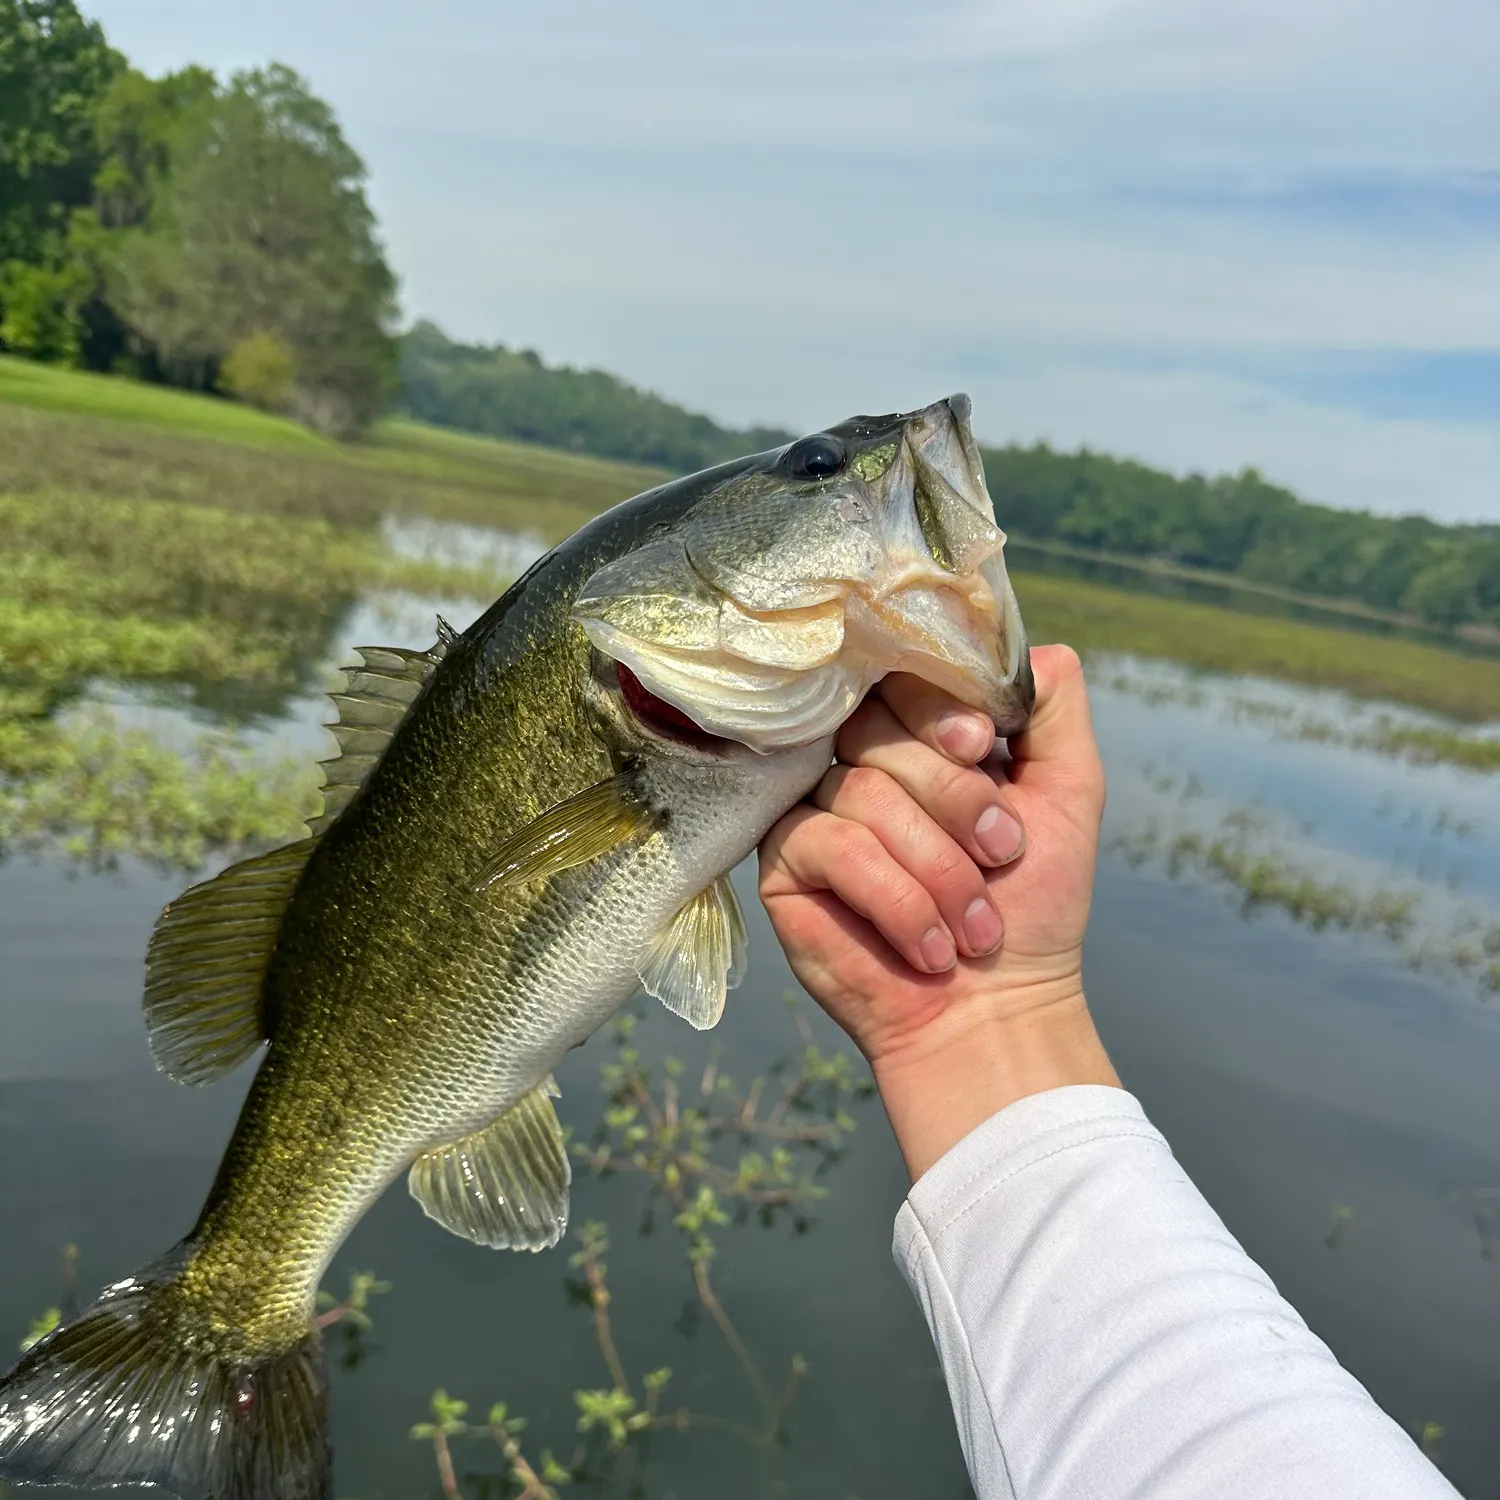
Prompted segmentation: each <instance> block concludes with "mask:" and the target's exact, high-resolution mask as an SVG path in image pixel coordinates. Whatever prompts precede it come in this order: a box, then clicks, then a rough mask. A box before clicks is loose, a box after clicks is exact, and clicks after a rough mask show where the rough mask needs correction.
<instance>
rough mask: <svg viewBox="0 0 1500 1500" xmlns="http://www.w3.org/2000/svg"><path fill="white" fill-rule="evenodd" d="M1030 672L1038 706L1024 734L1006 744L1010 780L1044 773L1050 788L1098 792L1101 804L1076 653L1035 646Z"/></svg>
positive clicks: (1099, 770) (1094, 750)
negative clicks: (1009, 760) (1033, 680)
mask: <svg viewBox="0 0 1500 1500" xmlns="http://www.w3.org/2000/svg"><path fill="white" fill-rule="evenodd" d="M1031 667H1032V671H1033V673H1034V674H1035V676H1036V707H1035V708H1034V709H1033V710H1032V714H1031V721H1030V723H1028V724H1027V726H1026V729H1025V732H1024V733H1022V734H1019V735H1016V736H1015V737H1014V738H1012V740H1011V741H1010V752H1011V759H1012V762H1013V764H1012V767H1011V776H1012V779H1013V780H1015V781H1016V782H1017V783H1018V784H1019V783H1023V782H1025V781H1026V780H1027V779H1028V775H1029V776H1030V779H1032V780H1035V772H1036V771H1042V770H1043V768H1045V770H1044V772H1043V774H1044V776H1045V779H1046V780H1047V781H1048V783H1055V784H1057V785H1060V786H1067V787H1069V788H1070V789H1073V788H1077V789H1084V790H1088V791H1092V792H1096V793H1097V796H1098V798H1099V800H1100V801H1101V802H1102V801H1103V797H1104V770H1103V767H1102V765H1101V764H1100V760H1099V747H1098V744H1097V742H1096V741H1095V739H1094V725H1093V719H1092V717H1091V715H1090V713H1089V699H1088V691H1087V689H1086V688H1085V686H1084V681H1083V667H1082V664H1081V663H1080V662H1079V660H1078V653H1077V652H1076V651H1074V650H1073V648H1072V647H1071V646H1037V647H1036V648H1034V649H1033V651H1032V653H1031ZM1032 768H1035V771H1033V770H1032Z"/></svg>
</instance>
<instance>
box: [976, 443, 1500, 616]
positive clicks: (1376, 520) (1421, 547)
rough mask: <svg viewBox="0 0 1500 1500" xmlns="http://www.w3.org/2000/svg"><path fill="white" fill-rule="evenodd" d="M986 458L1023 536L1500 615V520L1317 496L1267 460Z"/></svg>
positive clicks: (1319, 590)
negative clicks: (1178, 462) (1214, 469)
mask: <svg viewBox="0 0 1500 1500" xmlns="http://www.w3.org/2000/svg"><path fill="white" fill-rule="evenodd" d="M984 462H985V473H986V476H987V478H988V482H989V489H990V494H991V495H992V496H993V497H994V501H995V511H996V514H997V515H998V516H999V517H1000V522H1001V525H1002V526H1004V527H1005V528H1006V530H1007V531H1010V532H1013V533H1015V534H1016V535H1017V536H1019V537H1022V538H1036V539H1038V540H1049V541H1061V542H1067V543H1070V544H1071V545H1073V546H1078V547H1086V548H1091V549H1096V550H1098V551H1101V552H1112V553H1120V554H1124V555H1127V556H1130V557H1139V558H1152V559H1161V560H1163V561H1168V562H1173V563H1179V564H1182V565H1184V566H1188V567H1196V568H1207V569H1212V570H1213V571H1215V572H1220V573H1228V574H1232V575H1234V576H1236V577H1239V578H1243V579H1245V580H1247V581H1249V582H1253V583H1262V584H1272V585H1275V586H1276V587H1278V588H1286V589H1293V590H1296V591H1297V592H1299V593H1305V594H1314V595H1319V596H1322V597H1324V598H1329V599H1342V600H1349V601H1351V602H1355V603H1359V604H1364V605H1369V606H1371V607H1372V608H1375V609H1380V610H1388V611H1394V612H1397V613H1404V614H1408V615H1413V616H1415V617H1416V618H1418V619H1420V620H1423V621H1425V622H1427V623H1428V624H1431V625H1436V626H1439V627H1441V628H1445V629H1452V628H1454V627H1456V626H1462V625H1481V624H1482V625H1489V626H1500V524H1494V525H1469V526H1454V525H1443V524H1441V523H1439V522H1437V521H1430V520H1428V519H1427V518H1426V517H1425V516H1394V517H1393V516H1377V515H1372V514H1370V513H1369V512H1368V511H1358V510H1338V509H1335V508H1334V507H1332V506H1328V505H1313V504H1309V503H1308V502H1307V501H1305V500H1302V499H1300V498H1299V497H1298V496H1297V495H1295V494H1293V493H1292V492H1291V491H1290V490H1287V489H1283V488H1282V487H1281V486H1279V485H1275V484H1271V483H1269V482H1268V481H1267V480H1266V479H1264V478H1263V477H1262V476H1261V475H1260V474H1259V473H1258V472H1257V471H1256V470H1255V469H1245V470H1243V471H1242V472H1241V473H1239V474H1225V475H1218V476H1213V477H1208V476H1204V475H1201V474H1190V475H1188V476H1187V477H1185V478H1181V477H1178V476H1177V475H1174V474H1166V473H1163V472H1162V471H1161V470H1159V469H1153V468H1150V467H1148V466H1147V465H1145V464H1141V463H1134V462H1131V461H1129V460H1125V459H1118V458H1111V457H1108V456H1107V455H1105V454H1099V453H1091V452H1089V451H1088V450H1087V449H1083V450H1081V451H1079V452H1077V453H1059V452H1056V451H1054V450H1053V449H1051V448H1049V447H1047V446H1046V445H1045V444H1038V445H1036V446H1035V447H1018V446H1012V447H1008V448H987V449H985V450H984ZM1497 501H1500V496H1497ZM1496 508H1497V512H1500V503H1497V507H1496Z"/></svg>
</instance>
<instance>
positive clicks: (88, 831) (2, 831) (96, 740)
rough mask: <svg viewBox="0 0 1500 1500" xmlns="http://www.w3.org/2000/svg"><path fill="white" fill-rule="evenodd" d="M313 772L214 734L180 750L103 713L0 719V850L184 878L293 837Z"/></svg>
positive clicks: (306, 809)
mask: <svg viewBox="0 0 1500 1500" xmlns="http://www.w3.org/2000/svg"><path fill="white" fill-rule="evenodd" d="M319 779H320V778H319V773H318V771H317V768H316V767H315V766H313V765H311V764H309V763H308V762H306V761H303V760H301V759H293V758H282V759H277V760H272V761H267V760H265V759H262V758H256V757H252V756H249V755H247V754H245V753H244V752H243V751H242V750H238V749H236V748H235V746H234V744H233V742H232V741H230V740H228V739H226V738H225V737H224V736H222V735H216V734H205V735H203V736H201V737H200V739H199V741H198V744H197V745H196V747H194V748H193V749H192V750H191V751H188V752H183V751H179V750H176V749H173V748H169V747H167V746H163V745H162V744H160V743H159V742H158V741H157V740H156V738H155V737H154V736H152V735H151V734H149V733H148V732H146V731H144V730H140V729H127V728H122V727H121V726H120V725H119V724H118V722H117V721H116V720H115V718H114V717H113V716H112V715H109V714H107V713H104V712H100V713H97V714H91V715H88V716H86V717H84V718H83V719H81V720H80V721H79V722H77V723H70V724H68V725H66V726H63V727H59V726H57V725H55V724H53V723H51V722H50V721H45V720H44V721H41V722H40V723H33V724H30V725H27V724H25V723H22V724H18V723H17V722H15V721H11V722H6V721H5V720H4V719H3V718H0V854H3V853H13V852H20V851H35V850H42V849H52V850H56V851H59V852H61V853H62V854H63V855H64V856H65V857H67V858H70V859H73V860H76V861H77V862H79V863H80V864H83V865H85V866H86V867H88V868H91V869H109V868H112V867H113V866H115V865H116V864H117V863H118V862H119V861H120V860H121V859H122V858H126V857H132V858H136V859H140V860H143V861H146V862H147V863H149V864H152V865H155V866H157V867H159V868H162V869H183V870H192V869H196V868H198V867H199V866H200V865H202V864H203V862H204V861H205V860H206V859H207V858H208V857H209V856H210V855H221V854H231V855H232V854H236V853H239V852H242V851H247V850H250V849H253V848H259V847H263V846H265V845H267V844H274V843H279V842H282V841H284V840H286V839H290V838H295V837H297V836H298V835H299V834H300V832H301V829H302V823H303V822H304V821H305V820H306V819H307V818H309V817H312V816H314V814H315V812H316V810H317V807H318V805H319V803H318V797H317V789H318V783H319Z"/></svg>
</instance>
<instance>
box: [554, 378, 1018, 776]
mask: <svg viewBox="0 0 1500 1500" xmlns="http://www.w3.org/2000/svg"><path fill="white" fill-rule="evenodd" d="M968 415H969V405H968V400H967V398H966V397H952V398H950V399H949V400H947V401H941V402H937V403H935V404H934V405H933V406H930V407H927V408H925V409H924V410H922V411H920V412H915V413H911V414H909V415H905V416H896V417H883V418H855V419H853V420H852V421H850V422H847V423H844V424H843V425H842V426H841V427H839V428H834V429H831V430H830V432H829V433H826V434H819V435H818V436H817V437H816V438H814V439H804V440H803V441H802V442H801V443H799V444H792V445H791V446H790V447H789V448H787V449H783V450H778V451H777V452H776V453H773V454H768V455H765V456H764V458H763V459H762V460H760V461H759V462H757V463H754V464H752V465H751V466H749V468H748V470H744V471H741V472H738V473H736V474H734V475H732V476H731V477H730V478H729V479H728V480H726V481H725V482H724V483H722V484H721V485H719V486H717V487H713V488H710V489H709V490H708V492H707V493H706V495H705V497H704V499H703V500H702V501H701V502H700V503H699V505H698V506H696V507H694V509H693V511H692V512H690V513H689V515H688V516H687V517H686V518H685V519H684V521H683V523H682V524H681V525H680V526H679V527H677V528H675V529H674V530H672V531H671V532H669V533H668V534H666V535H664V536H660V537H658V538H657V539H655V540H653V541H651V542H648V543H647V544H646V545H644V546H642V547H640V548H638V549H637V550H636V551H634V552H632V553H629V554H627V555H626V556H625V557H622V558H620V559H618V560H617V561H615V562H612V563H610V564H608V565H606V566H605V567H604V568H601V569H600V570H599V571H598V572H597V573H596V574H595V575H594V576H593V577H592V578H591V579H590V580H589V582H588V583H587V584H586V585H585V587H584V589H583V591H582V593H581V594H580V596H579V598H578V600H577V601H576V603H575V605H574V609H573V614H574V618H575V619H577V620H578V621H579V623H580V624H581V625H582V626H583V628H584V630H585V631H586V632H587V634H588V636H589V639H590V640H591V641H592V643H593V644H594V646H595V647H596V648H597V649H598V650H599V651H600V652H601V653H602V654H603V655H605V656H607V657H609V658H611V659H612V660H614V661H615V662H617V663H619V664H620V665H622V666H623V667H624V668H626V669H627V671H628V672H629V673H630V674H631V675H632V677H633V678H634V680H635V681H636V682H637V683H638V684H639V686H640V687H641V688H642V689H643V691H644V692H645V693H646V694H648V695H649V696H650V697H651V698H654V699H656V700H660V701H661V702H662V703H664V704H667V705H669V706H670V707H671V708H672V709H674V710H676V711H677V712H678V713H679V714H681V715H682V716H684V717H685V718H686V719H687V720H689V721H691V723H692V724H693V725H695V726H697V727H698V729H700V730H701V731H702V732H704V733H706V734H708V735H711V736H714V737H717V738H722V739H731V740H736V741H738V742H739V743H741V744H744V745H746V746H748V747H749V748H750V749H752V750H755V751H758V752H760V753H763V754H769V753H773V752H775V751H778V750H783V749H789V748H792V747H795V746H798V745H805V744H809V743H811V742H813V741H814V740H818V739H822V738H824V737H826V736H828V735H831V734H833V733H835V732H836V731H837V730H838V728H839V727H840V725H842V724H843V722H844V721H845V720H846V719H847V718H848V717H849V715H850V714H851V713H853V711H854V710H855V708H857V707H858V705H859V703H860V701H861V700H862V699H863V698H864V696H865V694H866V693H867V692H868V691H869V689H870V688H871V687H872V686H873V685H874V684H875V683H876V682H878V681H879V680H880V679H881V678H882V677H884V676H885V675H886V674H887V673H889V672H896V671H900V672H911V673H913V674H915V675H917V676H919V677H922V678H924V679H925V680H927V681H929V682H931V683H933V684H934V685H936V686H938V687H940V688H942V689H944V690H945V691H947V692H949V693H951V694H952V695H953V696H954V697H955V698H957V699H959V700H960V701H961V702H964V703H967V704H969V705H970V706H971V707H974V708H977V709H981V710H983V711H985V712H987V713H989V714H990V716H991V718H993V719H994V721H995V723H996V725H997V728H998V729H999V730H1000V732H1001V733H1003V734H1009V733H1014V732H1015V731H1016V730H1018V729H1019V728H1021V727H1022V725H1023V724H1024V723H1025V720H1026V717H1027V715H1028V714H1029V712H1030V709H1031V702H1032V696H1033V688H1032V682H1031V672H1030V661H1029V654H1028V651H1027V646H1026V634H1025V630H1024V627H1023V626H1022V623H1021V617H1020V610H1019V608H1018V606H1017V603H1016V599H1015V594H1014V591H1013V590H1012V588H1011V585H1010V580H1009V578H1008V576H1007V574H1006V570H1005V562H1004V545H1005V536H1004V533H1003V532H1001V531H1000V529H999V528H998V527H997V526H996V525H995V521H994V509H993V505H992V502H991V501H990V497H989V494H988V491H987V490H986V488H985V484H984V473H983V468H982V466H981V464H980V460H979V453H978V448H977V446H976V445H975V443H974V440H973V436H972V434H971V433H970V431H969V426H968ZM809 444H822V445H823V447H822V449H821V450H816V449H815V450H811V451H813V453H814V456H815V457H818V458H819V459H820V460H821V463H822V466H823V467H824V468H827V467H828V466H829V465H831V464H832V463H833V462H834V461H835V460H838V461H839V464H840V466H839V467H838V469H837V470H836V471H835V472H834V473H832V474H815V475H813V477H812V478H810V479H808V478H805V477H802V475H801V474H800V472H799V466H800V468H806V467H809V464H808V461H807V459H806V454H807V453H808V452H809V451H810V450H809V449H808V445H809ZM799 450H801V453H802V455H803V456H802V457H800V458H799ZM628 697H629V695H628V694H627V700H628ZM637 711H638V710H637Z"/></svg>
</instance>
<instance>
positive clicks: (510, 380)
mask: <svg viewBox="0 0 1500 1500" xmlns="http://www.w3.org/2000/svg"><path fill="white" fill-rule="evenodd" d="M399 345H400V353H399V364H398V369H399V373H400V395H399V397H398V400H399V403H400V406H401V408H402V409H403V410H404V411H406V412H408V413H409V414H410V415H411V416H414V417H417V418H420V419H421V420H422V421H424V422H432V423H434V424H436V425H438V426H441V427H459V428H462V429H463V430H464V431H466V432H479V433H483V434H485V435H486V436H487V437H498V438H513V439H516V440H518V441H520V442H527V443H543V444H545V445H546V446H547V447H549V448H573V449H576V450H578V451H580V452H584V453H597V454H599V455H601V456H602V457H605V458H619V459H624V460H626V461H627V462H631V463H642V464H656V465H659V466H660V467H662V468H664V469H674V470H677V471H678V472H680V473H688V472H691V471H692V470H694V469H704V468H708V467H709V466H710V465H712V464H717V463H723V462H724V461H725V460H727V459H731V458H738V457H739V456H740V455H741V454H745V453H758V452H760V451H762V450H763V449H766V448H775V447H778V446H780V445H781V444H782V443H788V442H790V441H791V440H792V438H793V437H794V436H796V434H794V433H790V432H783V431H782V430H781V429H780V428H778V427H752V428H749V429H745V430H738V431H737V430H734V429H731V428H726V427H721V426H719V424H718V423H717V422H715V421H714V420H713V419H712V418H710V417H705V416H703V415H701V414H700V413H698V412H692V411H687V410H685V409H684V408H683V407H681V406H676V405H674V404H673V403H672V402H670V401H667V400H664V399H663V398H662V397H661V396H657V395H654V394H653V393H652V392H650V391H643V390H641V389H639V388H638V387H637V386H633V385H631V384H629V383H628V382H627V381H624V380H621V379H620V378H619V377H618V376H617V375H610V374H607V373H606V372H605V371H603V370H574V369H570V368H568V367H567V366H565V365H555V366H554V365H548V364H546V363H544V362H543V360H542V358H541V356H540V355H538V354H537V353H536V352H535V351H534V350H531V349H521V350H515V349H509V348H507V347H506V346H505V345H504V344H488V345H485V344H460V343H455V342H454V341H453V340H452V339H450V338H449V337H448V336H447V335H446V334H445V333H444V332H443V331H442V329H440V328H438V327H436V326H435V325H434V324H432V323H428V322H419V323H417V324H416V326H415V327H413V328H412V329H411V330H410V331H409V332H407V333H405V334H403V335H402V337H401V339H400V341H399Z"/></svg>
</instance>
